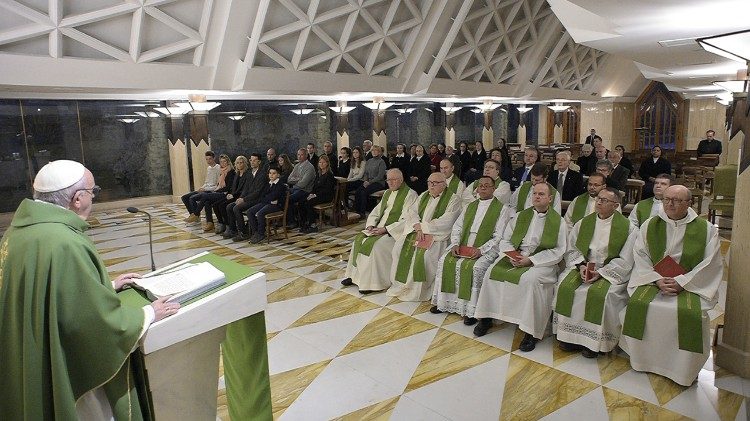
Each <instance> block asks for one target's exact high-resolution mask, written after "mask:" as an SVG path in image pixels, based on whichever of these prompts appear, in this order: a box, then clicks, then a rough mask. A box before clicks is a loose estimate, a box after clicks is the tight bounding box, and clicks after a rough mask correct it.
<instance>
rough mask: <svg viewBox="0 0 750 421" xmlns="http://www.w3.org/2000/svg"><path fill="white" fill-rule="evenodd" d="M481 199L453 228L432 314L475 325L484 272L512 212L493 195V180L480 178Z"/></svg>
mask: <svg viewBox="0 0 750 421" xmlns="http://www.w3.org/2000/svg"><path fill="white" fill-rule="evenodd" d="M478 181H479V185H478V187H477V192H478V193H479V198H478V199H477V200H474V201H473V202H471V203H469V205H468V206H466V207H465V208H464V210H463V211H462V212H461V215H460V216H459V217H458V219H457V220H456V222H455V223H454V224H453V228H452V230H451V236H450V244H449V245H448V251H447V252H446V253H445V254H443V257H441V258H440V260H439V261H438V265H437V277H436V279H435V287H434V289H433V293H432V304H433V306H432V308H431V309H430V312H432V313H442V312H449V313H456V314H459V315H461V316H464V323H465V324H467V325H473V324H474V323H476V319H475V318H474V310H475V308H476V303H477V297H478V296H479V290H480V288H481V287H482V279H483V277H484V272H485V271H486V270H487V268H488V267H489V266H490V264H491V263H492V262H493V261H494V260H495V257H496V256H497V251H496V250H495V245H496V244H497V241H498V240H499V239H500V234H501V233H502V231H503V228H504V227H505V225H507V223H508V218H509V216H510V215H511V214H512V212H508V210H507V208H505V207H504V206H503V204H502V203H500V201H499V200H498V199H497V198H496V197H494V196H493V195H492V194H493V192H494V191H495V183H494V181H493V180H492V178H490V177H488V176H482V177H481V178H479V180H478Z"/></svg>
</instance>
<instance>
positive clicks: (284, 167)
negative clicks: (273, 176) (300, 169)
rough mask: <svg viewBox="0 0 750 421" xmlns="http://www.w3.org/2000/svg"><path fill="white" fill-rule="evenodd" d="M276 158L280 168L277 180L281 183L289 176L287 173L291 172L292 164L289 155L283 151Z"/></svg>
mask: <svg viewBox="0 0 750 421" xmlns="http://www.w3.org/2000/svg"><path fill="white" fill-rule="evenodd" d="M277 160H278V162H279V169H280V170H281V174H280V178H279V182H280V183H281V184H286V180H287V178H289V174H291V173H292V170H293V169H294V165H292V160H291V159H289V155H287V154H285V153H283V154H281V155H279V157H278V159H277Z"/></svg>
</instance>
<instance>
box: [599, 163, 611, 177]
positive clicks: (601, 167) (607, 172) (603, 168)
mask: <svg viewBox="0 0 750 421" xmlns="http://www.w3.org/2000/svg"><path fill="white" fill-rule="evenodd" d="M596 172H598V173H601V174H602V175H604V176H605V177H609V176H610V175H611V173H612V171H610V170H609V167H607V166H604V165H597V166H596Z"/></svg>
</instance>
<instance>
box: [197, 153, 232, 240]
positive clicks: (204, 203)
mask: <svg viewBox="0 0 750 421" xmlns="http://www.w3.org/2000/svg"><path fill="white" fill-rule="evenodd" d="M219 168H220V171H221V173H220V174H219V185H218V187H217V188H216V190H214V191H211V192H203V193H200V195H199V198H198V200H197V202H198V208H197V209H198V214H200V211H201V210H202V209H205V210H206V223H205V224H203V232H211V231H213V230H214V216H213V214H212V213H211V206H212V205H213V204H214V203H215V202H217V201H219V200H221V199H223V198H224V197H225V196H226V194H227V192H228V191H229V188H230V187H231V186H232V182H233V181H234V166H233V165H232V161H231V160H230V159H229V155H227V154H221V155H219Z"/></svg>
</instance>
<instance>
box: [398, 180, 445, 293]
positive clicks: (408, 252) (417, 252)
mask: <svg viewBox="0 0 750 421" xmlns="http://www.w3.org/2000/svg"><path fill="white" fill-rule="evenodd" d="M454 180H457V178H455V177H454ZM453 194H454V192H451V191H450V190H449V189H445V191H443V193H442V194H441V195H440V199H439V200H438V203H437V206H436V207H435V211H434V212H433V213H432V219H437V218H440V217H441V216H443V214H444V213H445V210H446V208H448V202H450V200H451V197H452V196H453ZM429 201H430V192H429V191H426V192H424V193H422V196H421V197H420V198H419V208H418V210H417V212H418V213H419V220H420V221H422V220H423V218H424V212H425V210H426V209H427V204H428V203H429ZM416 238H417V234H416V233H415V232H411V233H409V235H407V236H406V239H405V240H404V246H403V248H402V249H401V254H400V255H399V257H398V263H397V267H396V280H397V281H398V282H401V283H405V282H406V279H407V277H408V276H409V269H410V268H411V267H412V265H413V267H414V270H413V271H412V278H413V279H414V282H424V281H426V280H427V272H426V271H425V261H424V253H425V251H427V250H425V249H423V248H417V247H414V241H415V240H416ZM415 256H416V257H415Z"/></svg>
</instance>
